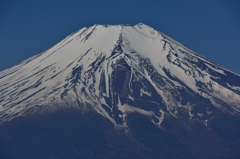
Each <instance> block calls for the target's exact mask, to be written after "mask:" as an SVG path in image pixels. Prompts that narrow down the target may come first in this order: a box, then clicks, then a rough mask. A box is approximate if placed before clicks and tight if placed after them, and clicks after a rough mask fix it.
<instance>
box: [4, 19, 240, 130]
mask: <svg viewBox="0 0 240 159" xmlns="http://www.w3.org/2000/svg"><path fill="white" fill-rule="evenodd" d="M156 57H158V58H156ZM121 63H122V64H121ZM119 68H123V69H122V70H121V69H119ZM19 72H21V73H19ZM125 73H127V76H126V77H125V78H126V79H122V83H121V82H120V83H121V84H120V85H123V86H124V90H121V91H122V92H124V91H125V95H123V93H120V94H119V91H120V89H121V88H117V87H116V86H114V85H119V80H118V79H119V78H121V77H120V76H119V75H118V74H125ZM228 74H231V76H232V77H234V78H233V79H231V80H229V79H228V81H227V82H225V83H220V84H219V81H221V79H219V76H221V78H223V79H224V78H225V79H226V77H227V75H228ZM130 77H131V78H130ZM239 77H240V76H239V75H237V74H235V73H232V72H230V71H229V70H227V69H225V68H224V67H222V66H220V65H218V64H216V63H213V62H212V61H210V60H208V59H207V58H205V57H204V56H202V55H199V54H197V53H196V52H194V51H192V50H190V49H189V48H187V47H185V46H183V45H182V44H180V43H178V42H176V41H175V40H173V39H171V38H170V37H168V36H166V35H164V34H163V33H161V32H159V31H157V30H155V29H153V28H151V27H149V26H147V25H145V24H142V23H139V24H137V25H134V26H131V25H97V24H95V25H93V26H91V27H88V28H86V27H85V28H82V29H80V30H78V31H77V32H75V33H72V34H71V35H69V36H67V37H66V38H65V39H63V40H62V41H60V42H59V43H58V44H56V45H55V46H53V47H52V48H50V49H48V50H47V51H45V52H43V53H41V54H38V55H35V56H33V57H32V58H29V59H27V60H25V61H23V62H22V63H20V64H19V65H16V66H14V67H12V68H10V69H7V70H4V71H2V72H0V80H1V83H3V84H2V85H1V89H0V92H1V94H0V95H1V96H0V101H1V105H2V107H1V108H0V118H1V120H5V119H7V120H8V119H11V118H13V117H15V116H19V115H21V114H23V113H24V111H26V110H27V109H29V108H31V107H32V106H33V105H35V106H34V107H38V108H41V107H42V108H43V109H45V108H46V110H48V109H49V110H51V109H58V108H55V106H52V107H50V108H49V107H45V106H44V105H49V104H50V105H56V107H61V105H72V106H73V107H78V105H85V106H84V107H83V108H81V109H86V110H89V109H94V111H97V112H98V113H100V114H102V115H103V116H105V117H107V118H108V119H109V120H110V121H112V122H113V123H115V124H117V125H118V124H119V123H118V122H120V121H119V120H120V119H119V118H121V120H122V121H121V122H120V125H125V126H126V119H124V118H126V114H125V113H127V112H138V113H142V114H145V115H147V116H153V119H151V120H152V121H153V122H154V120H156V121H162V120H163V118H164V117H163V116H162V114H164V112H165V113H166V112H167V113H170V114H171V115H173V116H176V113H177V112H176V111H177V109H178V108H181V107H185V108H186V109H189V110H188V114H189V118H192V117H193V116H196V115H197V114H195V115H193V114H191V111H192V110H191V109H193V107H194V105H196V104H193V103H192V104H191V103H190V105H188V103H186V102H183V101H184V100H183V97H181V93H180V92H179V90H181V91H184V92H188V93H187V94H189V95H188V96H189V97H191V96H202V97H203V99H207V100H210V102H209V101H206V102H207V103H208V104H209V105H211V106H210V107H213V108H214V109H215V107H216V108H217V109H222V110H224V111H227V112H229V113H232V114H239V112H240V96H239V93H240V87H239V86H240V84H239V82H237V81H236V80H235V81H234V79H235V78H239ZM115 78H117V81H116V82H117V83H115V84H113V83H114V80H115ZM124 80H125V81H124ZM134 80H135V83H134ZM141 80H144V81H145V82H143V83H142V82H141ZM120 81H121V80H120ZM133 83H134V84H133ZM139 83H141V84H140V85H141V86H140V87H141V88H138V89H139V90H138V91H137V92H138V94H139V93H140V94H141V95H140V96H139V95H137V96H136V95H133V94H134V93H135V91H134V89H132V86H133V85H136V84H137V85H139ZM144 83H145V84H144ZM159 83H162V84H159ZM235 83H237V85H236V86H234V85H233V84H235ZM101 85H105V86H101ZM127 85H128V86H127ZM100 87H102V88H104V89H105V90H104V91H103V89H100ZM115 87H116V88H115ZM135 87H139V86H135ZM153 89H154V91H153ZM153 92H154V93H153ZM176 92H177V93H176ZM114 93H116V94H118V95H117V96H115V95H114ZM152 94H156V95H155V96H156V97H157V98H159V99H160V101H157V102H156V101H155V100H153V99H152V98H151V95H152ZM194 94H196V95H194ZM120 96H124V98H126V99H124V101H125V100H127V102H125V105H124V104H123V103H124V102H123V97H121V99H120ZM175 96H177V98H179V99H177V100H176V98H175ZM189 97H187V98H189ZM202 97H201V98H202ZM145 98H146V99H148V100H146V99H145ZM136 100H141V101H143V100H145V101H146V102H147V103H145V104H149V102H150V103H152V104H153V103H155V106H152V107H153V108H152V109H154V110H151V111H146V110H148V109H149V108H144V109H142V108H140V109H139V107H138V106H134V107H132V105H131V104H129V103H136ZM109 101H110V103H109ZM138 102H139V101H138ZM79 103H81V104H79ZM99 103H100V104H99ZM222 103H223V104H222ZM89 104H90V105H95V107H94V108H93V107H92V106H91V107H90V108H89V107H87V106H86V105H89ZM126 104H127V105H126ZM30 105H31V106H30ZM41 105H42V106H41ZM57 105H58V106H57ZM103 105H104V106H103ZM150 105H151V104H150ZM153 105H154V104H153ZM160 105H162V106H160ZM163 105H166V110H165V111H163V110H162V109H163V108H164V106H163ZM64 107H65V106H64ZM114 107H115V108H114ZM156 107H157V109H159V111H158V112H157V111H156V110H155V109H156ZM164 109H165V108H164ZM209 109H210V108H209ZM211 109H212V108H211ZM109 112H111V113H109ZM207 112H208V113H207ZM115 113H116V114H115ZM155 113H156V114H155ZM204 113H205V114H208V115H209V114H211V110H209V111H208V110H205V112H204ZM204 113H203V112H201V113H200V115H197V116H203V115H202V114H204ZM117 116H121V117H117ZM206 120H208V119H206ZM117 121H118V122H117ZM124 122H125V123H124ZM203 122H204V120H203ZM157 123H158V124H157ZM160 123H161V122H156V123H155V124H157V125H158V126H160Z"/></svg>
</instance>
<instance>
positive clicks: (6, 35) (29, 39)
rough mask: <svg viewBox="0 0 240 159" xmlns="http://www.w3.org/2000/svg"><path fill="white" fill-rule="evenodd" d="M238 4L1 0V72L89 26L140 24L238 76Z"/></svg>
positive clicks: (218, 0)
mask: <svg viewBox="0 0 240 159" xmlns="http://www.w3.org/2000/svg"><path fill="white" fill-rule="evenodd" d="M239 8H240V1H239V0H163V1H162V0H144V1H143V0H117V1H115V0H84V1H83V0H78V1H77V0H40V1H39V0H23V1H20V0H1V1H0V71H1V70H4V69H6V68H9V67H11V66H13V65H16V64H18V63H20V62H22V61H23V60H25V59H27V58H29V57H31V56H33V55H36V54H38V53H41V52H43V51H45V50H47V49H49V48H50V47H52V46H53V45H55V44H56V43H57V42H59V41H61V40H62V39H63V38H65V37H66V36H68V35H69V34H71V33H73V32H75V31H77V30H79V29H81V28H83V27H88V26H91V25H93V24H132V25H135V24H137V23H144V24H146V25H149V26H151V27H153V28H155V29H157V30H159V31H160V32H162V33H164V34H166V35H168V36H170V37H172V38H173V39H175V40H177V41H178V42H180V43H182V44H183V45H185V46H187V47H189V48H190V49H192V50H194V51H196V52H197V53H199V54H202V55H204V56H205V57H207V58H209V59H211V60H213V61H215V62H217V63H219V64H220V65H222V66H224V67H226V68H227V69H230V70H231V71H234V72H236V73H238V74H240V63H239V61H240V51H239V49H238V48H239V46H240V9H239Z"/></svg>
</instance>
